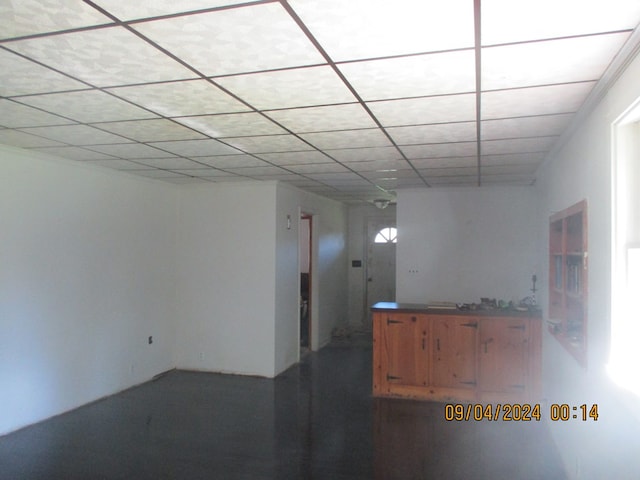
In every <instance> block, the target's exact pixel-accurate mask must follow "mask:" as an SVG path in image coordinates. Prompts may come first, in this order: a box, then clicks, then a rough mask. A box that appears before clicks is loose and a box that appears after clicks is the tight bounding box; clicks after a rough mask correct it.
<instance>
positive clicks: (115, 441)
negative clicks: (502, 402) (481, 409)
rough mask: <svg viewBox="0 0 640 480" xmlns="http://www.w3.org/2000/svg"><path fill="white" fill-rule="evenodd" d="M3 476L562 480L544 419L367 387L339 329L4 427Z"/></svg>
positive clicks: (353, 347) (366, 360) (0, 440)
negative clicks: (452, 414) (461, 410)
mask: <svg viewBox="0 0 640 480" xmlns="http://www.w3.org/2000/svg"><path fill="white" fill-rule="evenodd" d="M0 478H1V479H3V480H4V479H11V480H31V479H47V480H54V479H61V480H62V479H64V480H73V479H136V480H146V479H153V480H161V479H185V480H186V479H188V480H197V479H207V480H210V479H332V480H342V479H344V480H346V479H402V480H409V479H447V480H448V479H465V480H467V479H485V478H486V479H492V480H496V479H509V480H517V479H545V480H553V479H564V478H565V475H564V473H563V471H562V469H561V466H560V460H559V457H558V454H557V451H556V449H555V447H554V446H553V445H552V442H551V440H550V438H549V435H548V432H547V430H546V426H545V424H544V422H540V423H537V422H531V423H529V422H527V423H524V422H503V423H495V422H447V421H445V420H444V405H443V404H439V403H431V402H415V401H407V400H386V399H374V398H372V397H371V347H370V343H368V342H366V341H364V340H363V339H362V338H356V339H354V341H353V343H352V344H350V343H349V341H348V340H347V339H344V338H341V339H336V341H335V342H334V344H332V345H330V346H328V347H326V348H324V349H322V350H321V351H319V352H314V353H311V354H309V355H307V356H305V357H304V359H303V361H302V362H301V363H300V364H299V365H296V366H294V367H292V368H290V369H289V370H287V371H286V372H285V373H283V374H282V375H280V376H278V377H277V378H276V379H263V378H252V377H242V376H233V375H220V374H209V373H196V372H185V371H173V372H170V373H168V374H167V375H164V376H162V377H160V378H158V379H156V380H154V381H152V382H149V383H146V384H144V385H141V386H139V387H136V388H132V389H130V390H127V391H125V392H123V393H120V394H118V395H114V396H112V397H109V398H106V399H104V400H101V401H98V402H95V403H93V404H91V405H87V406H85V407H82V408H79V409H77V410H75V411H73V412H70V413H68V414H64V415H61V416H58V417H56V418H53V419H51V420H47V421H45V422H42V423H39V424H37V425H33V426H31V427H28V428H25V429H23V430H20V431H18V432H15V433H12V434H10V435H7V436H4V437H0Z"/></svg>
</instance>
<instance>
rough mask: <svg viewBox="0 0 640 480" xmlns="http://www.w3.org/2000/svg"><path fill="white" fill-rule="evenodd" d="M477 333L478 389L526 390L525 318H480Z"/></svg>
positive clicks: (526, 334)
mask: <svg viewBox="0 0 640 480" xmlns="http://www.w3.org/2000/svg"><path fill="white" fill-rule="evenodd" d="M479 334H480V342H479V348H480V351H479V352H478V358H479V378H478V380H479V387H480V390H482V391H485V392H487V391H489V392H504V393H513V394H526V393H527V392H526V390H527V385H528V383H529V380H528V368H529V320H528V319H520V318H491V319H482V320H481V321H480V332H479Z"/></svg>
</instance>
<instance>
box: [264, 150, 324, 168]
mask: <svg viewBox="0 0 640 480" xmlns="http://www.w3.org/2000/svg"><path fill="white" fill-rule="evenodd" d="M258 156H259V157H260V158H264V159H265V160H266V161H268V162H271V163H273V164H274V165H280V166H286V165H302V164H310V163H326V162H328V161H331V159H330V158H329V157H327V156H326V155H325V154H324V153H322V152H319V151H317V150H306V151H301V152H278V153H260V154H258Z"/></svg>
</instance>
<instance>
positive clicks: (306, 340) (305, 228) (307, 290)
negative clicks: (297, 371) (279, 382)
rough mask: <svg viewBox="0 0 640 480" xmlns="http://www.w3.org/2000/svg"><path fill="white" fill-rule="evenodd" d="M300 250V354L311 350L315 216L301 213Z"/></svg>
mask: <svg viewBox="0 0 640 480" xmlns="http://www.w3.org/2000/svg"><path fill="white" fill-rule="evenodd" d="M298 232H299V239H298V252H299V262H298V263H299V265H300V356H302V355H303V354H305V353H307V352H308V351H310V350H311V320H312V319H311V272H312V261H311V259H312V250H311V245H312V242H311V238H312V234H313V217H312V216H311V215H309V214H306V213H302V214H301V215H300V226H299V229H298Z"/></svg>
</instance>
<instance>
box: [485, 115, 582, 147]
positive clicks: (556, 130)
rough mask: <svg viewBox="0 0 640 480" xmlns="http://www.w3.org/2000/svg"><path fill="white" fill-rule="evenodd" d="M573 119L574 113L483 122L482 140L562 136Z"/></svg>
mask: <svg viewBox="0 0 640 480" xmlns="http://www.w3.org/2000/svg"><path fill="white" fill-rule="evenodd" d="M572 118H573V114H572V113H567V114H561V115H541V116H538V117H519V118H504V119H500V120H484V121H482V129H481V130H482V131H481V134H482V139H483V140H492V139H493V140H495V139H500V138H518V137H532V136H547V135H560V134H561V133H562V132H563V131H564V129H565V128H567V126H568V125H569V122H570V121H571V119H572Z"/></svg>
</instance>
